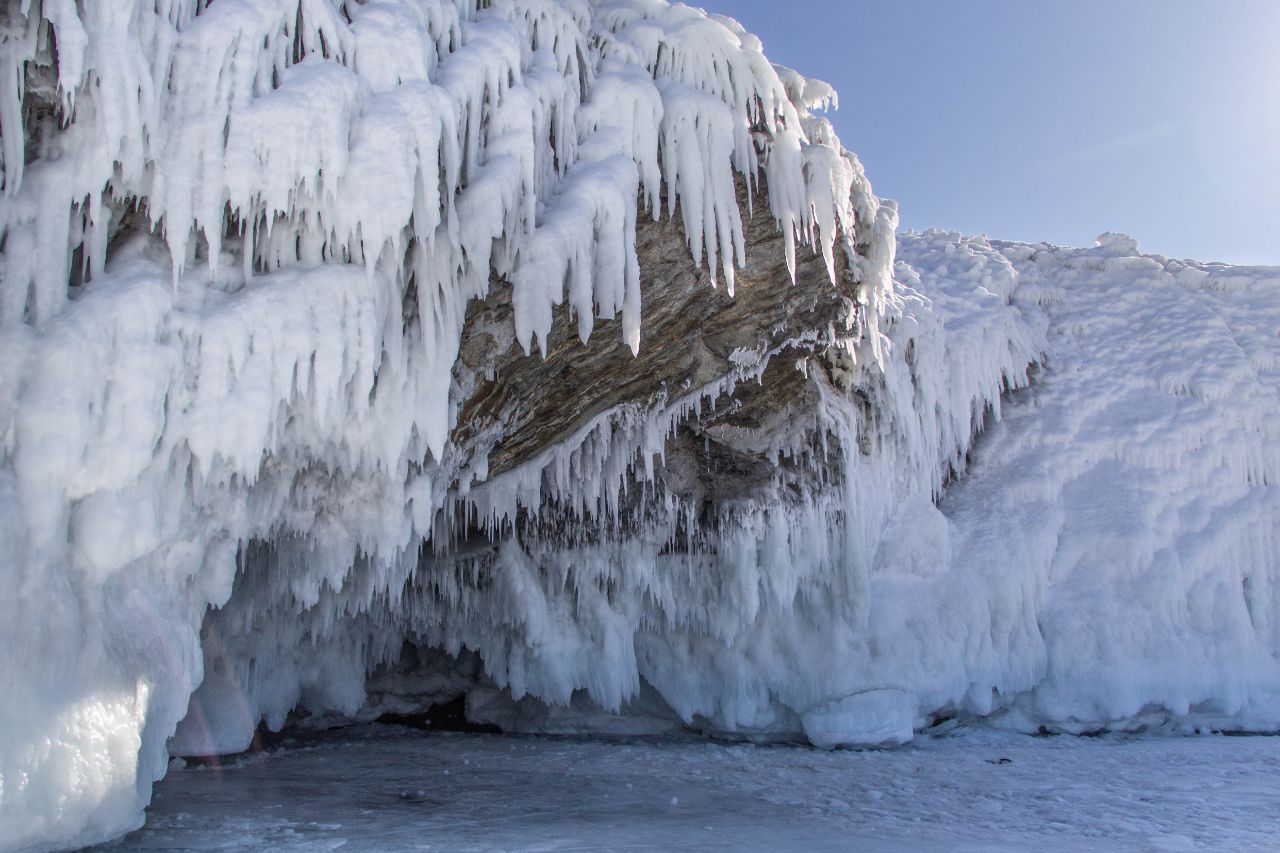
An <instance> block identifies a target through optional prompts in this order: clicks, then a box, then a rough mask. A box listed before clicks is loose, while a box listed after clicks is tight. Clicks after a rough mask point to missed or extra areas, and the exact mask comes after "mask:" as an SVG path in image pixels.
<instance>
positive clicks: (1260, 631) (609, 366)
mask: <svg viewBox="0 0 1280 853" xmlns="http://www.w3.org/2000/svg"><path fill="white" fill-rule="evenodd" d="M0 75H3V82H2V83H0V137H2V138H3V145H2V146H0V150H2V153H3V161H2V166H3V170H2V174H3V197H2V198H0V542H2V543H3V545H4V549H3V550H4V552H5V554H6V558H5V562H4V563H3V564H2V565H0V572H3V573H4V574H3V579H4V581H5V585H6V586H7V588H8V590H9V592H8V594H6V595H5V596H3V597H0V648H3V649H4V652H3V655H0V695H4V696H5V697H6V699H5V702H4V703H3V705H0V847H22V846H27V845H39V846H74V845H77V844H82V843H86V842H91V841H96V840H101V839H104V838H109V837H112V836H114V835H118V834H119V833H121V832H124V831H126V830H128V829H129V828H131V827H133V826H136V825H137V824H138V823H139V822H140V821H141V817H142V808H143V807H144V806H145V804H146V802H147V800H148V797H149V792H150V786H151V784H152V782H153V781H154V780H155V779H157V778H159V777H160V776H161V775H162V774H163V772H164V769H165V767H166V766H167V762H168V757H169V753H170V750H171V749H172V751H174V752H176V753H208V752H225V751H235V750H239V749H243V748H245V747H246V746H247V745H248V744H249V741H250V738H251V737H252V735H253V731H254V728H255V726H257V725H258V724H259V722H265V724H266V725H268V726H270V727H273V728H277V727H279V726H280V725H282V724H283V723H284V721H285V718H286V716H287V715H288V714H289V713H290V712H291V711H295V710H301V711H305V712H311V713H313V714H342V715H346V716H354V717H361V716H376V715H377V714H378V713H381V712H383V711H387V710H393V711H412V710H415V709H421V708H422V707H425V706H426V705H429V704H431V703H433V702H440V701H446V700H451V699H454V698H456V697H458V696H465V697H466V701H467V706H468V712H469V713H470V714H471V715H472V716H473V717H474V718H476V719H489V720H497V721H499V722H500V723H502V724H503V725H505V726H508V727H511V728H528V729H534V728H539V727H541V728H555V727H557V726H561V727H563V726H575V725H576V726H580V727H581V726H587V727H592V726H607V725H610V723H606V722H603V720H604V719H605V718H606V717H605V715H609V714H613V712H619V711H626V712H628V714H629V715H630V718H633V719H636V720H643V721H647V722H637V723H635V724H634V725H647V726H651V727H652V726H659V727H660V726H661V725H666V724H677V725H688V726H696V727H699V728H702V729H704V730H708V731H714V732H720V733H726V734H737V735H744V736H799V735H803V736H804V737H807V738H808V739H809V740H811V741H812V742H814V743H817V744H820V745H837V744H844V743H866V742H883V741H895V740H897V741H900V740H904V739H908V738H910V737H911V736H912V732H913V730H914V729H915V728H918V727H919V726H921V725H924V724H926V723H927V722H928V721H929V720H930V719H933V718H935V717H936V716H938V715H945V714H959V713H969V714H975V715H986V716H991V717H993V718H997V719H1001V720H1003V721H1005V722H1006V723H1008V724H1010V725H1014V726H1017V727H1030V728H1035V727H1037V726H1041V725H1046V726H1050V727H1059V728H1065V729H1068V730H1087V729H1093V728H1100V727H1106V726H1117V725H1119V726H1123V725H1133V724H1140V723H1144V722H1150V721H1151V720H1153V719H1162V720H1163V719H1176V720H1197V719H1201V720H1205V721H1207V722H1209V723H1212V724H1215V725H1222V726H1229V727H1232V726H1233V727H1243V728H1266V727H1274V726H1276V725H1277V723H1280V670H1278V667H1277V663H1276V656H1277V653H1280V636H1278V634H1277V630H1278V629H1277V628H1276V622H1275V620H1276V619H1277V618H1278V617H1280V599H1278V598H1277V596H1278V595H1280V587H1277V586H1276V585H1275V582H1276V579H1275V578H1274V574H1275V570H1274V569H1273V559H1272V557H1271V554H1272V551H1273V548H1274V545H1273V543H1274V542H1275V532H1274V525H1275V519H1277V518H1280V514H1278V513H1277V512H1276V511H1275V509H1276V508H1275V507H1273V505H1272V501H1273V500H1274V499H1275V498H1274V487H1273V486H1271V485H1270V484H1271V483H1273V482H1275V480H1276V477H1277V473H1276V466H1277V464H1280V459H1278V458H1277V456H1276V454H1277V450H1276V447H1277V443H1276V438H1277V436H1275V435H1273V432H1274V430H1275V429H1276V427H1275V426H1274V424H1276V423H1280V419H1277V418H1276V417H1275V414H1276V413H1274V412H1273V411H1272V409H1273V408H1275V407H1276V406H1277V405H1278V404H1280V400H1278V398H1277V393H1276V392H1277V381H1278V380H1280V373H1278V372H1277V365H1280V358H1277V352H1278V351H1277V344H1276V341H1275V334H1274V331H1273V330H1274V329H1275V328H1277V322H1276V321H1277V320H1280V318H1274V319H1270V320H1269V319H1267V318H1268V317H1270V316H1271V314H1273V313H1275V312H1276V311H1278V310H1280V300H1277V299H1276V298H1275V297H1276V295H1277V287H1280V273H1277V272H1276V271H1274V270H1258V269H1234V268H1223V267H1215V266H1211V265H1198V264H1192V263H1183V262H1175V261H1169V260H1167V259H1164V258H1159V257H1155V256H1145V255H1141V254H1140V253H1139V252H1138V248H1137V245H1136V243H1134V242H1133V241H1131V240H1128V238H1124V237H1123V235H1105V239H1104V240H1102V241H1100V246H1099V247H1098V248H1095V249H1088V250H1066V249H1057V248H1054V247H1048V246H1023V245H1014V244H1000V243H992V242H988V241H985V240H980V239H978V240H975V239H966V238H961V237H959V236H957V235H945V234H930V235H918V236H904V237H903V238H901V240H900V241H899V242H898V243H895V235H894V229H895V227H896V214H895V209H894V207H893V206H892V205H891V204H887V203H881V202H880V201H879V200H878V199H876V197H875V196H874V195H873V194H872V193H871V190H870V187H869V185H868V184H867V182H866V179H865V177H864V176H863V173H862V169H861V167H860V165H859V164H858V162H857V160H856V158H854V157H853V155H852V154H850V153H849V152H847V151H845V150H844V149H843V148H841V146H840V144H839V140H838V139H836V137H835V135H834V133H833V132H832V129H831V127H830V125H829V124H828V123H827V122H826V121H825V120H824V119H823V118H822V117H821V116H819V115H817V114H816V112H815V111H816V110H819V109H821V108H824V107H825V106H827V105H828V104H830V103H833V102H834V92H832V91H831V89H830V87H829V86H826V84H823V83H821V82H819V81H811V80H806V79H804V78H803V77H802V76H800V75H799V74H797V73H795V72H793V71H790V70H788V69H782V68H777V67H774V66H771V65H770V64H769V63H768V62H767V60H766V59H765V57H764V55H763V53H762V51H761V46H760V43H759V41H758V40H757V39H756V38H755V37H753V36H751V35H750V34H748V33H746V32H744V31H743V30H742V28H741V27H740V26H739V25H738V24H737V23H736V22H734V21H732V20H730V19H727V18H723V17H717V16H708V15H706V14H705V13H703V12H701V11H699V10H696V9H692V8H689V7H684V6H671V5H668V4H667V3H666V2H665V0H616V2H588V1H587V0H492V2H478V0H417V2H414V1H413V0H370V2H355V0H266V2H258V0H255V2H249V0H217V2H216V3H214V2H205V0H150V2H142V0H122V2H113V3H107V2H97V3H95V2H86V3H81V4H75V3H72V2H71V0H22V2H19V3H17V4H9V5H8V6H7V7H6V8H5V10H4V11H3V12H0ZM766 233H767V234H768V235H772V236H768V237H766V236H763V235H765V234H766ZM752 235H754V236H752ZM895 250H896V252H897V261H896V264H895ZM766 253H768V254H770V255H772V254H776V255H777V256H778V265H779V266H778V268H777V270H776V271H775V270H774V269H773V268H772V267H770V266H769V264H770V262H771V261H770V258H764V257H762V256H763V255H764V254H766ZM686 285H687V286H686ZM713 288H718V289H713ZM642 297H643V298H642ZM1273 304H1275V305H1276V306H1277V307H1275V308H1273V307H1272V306H1273ZM735 312H736V313H735ZM606 337H607V338H608V340H603V338H606ZM619 339H620V340H619ZM619 350H621V352H620V353H619ZM633 359H634V360H633ZM1042 365H1047V368H1046V369H1045V370H1043V371H1040V372H1039V376H1040V377H1041V381H1038V382H1036V383H1035V384H1034V385H1033V386H1032V387H1031V389H1030V390H1024V391H1021V392H1018V393H1017V394H1014V396H1013V397H1012V398H1010V396H1009V395H1010V393H1011V392H1013V391H1014V390H1015V389H1020V388H1026V386H1027V385H1028V384H1029V382H1030V381H1031V378H1032V376H1033V374H1036V373H1037V371H1039V370H1040V367H1041V366H1042ZM984 430H985V431H984ZM966 471H969V472H970V473H969V474H967V475H965V476H960V475H963V474H965V472H966ZM197 688H198V689H197ZM184 718H185V719H184ZM608 718H609V719H613V720H618V719H623V717H618V716H611V717H608ZM180 721H181V725H179V723H180ZM175 732H176V733H175Z"/></svg>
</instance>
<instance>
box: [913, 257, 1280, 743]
mask: <svg viewBox="0 0 1280 853" xmlns="http://www.w3.org/2000/svg"><path fill="white" fill-rule="evenodd" d="M953 242H954V238H950V237H933V238H930V237H925V238H908V239H904V240H903V241H902V242H901V243H900V245H901V246H902V247H903V249H904V251H903V252H902V255H903V256H905V258H906V259H907V260H908V261H910V262H913V263H917V264H920V265H922V266H925V265H933V264H935V263H936V262H937V261H938V260H943V262H944V263H945V260H944V259H942V258H940V254H941V253H945V252H946V251H949V250H948V249H947V248H946V247H947V246H949V245H951V244H952V243H953ZM995 246H996V248H998V249H999V251H1001V252H1002V253H1003V254H1004V255H1005V256H1006V257H1008V258H1009V259H1010V260H1011V261H1012V262H1013V264H1014V267H1015V268H1016V269H1017V270H1018V272H1019V275H1020V279H1021V282H1022V283H1021V285H1020V287H1019V292H1020V293H1024V294H1026V295H1027V296H1028V297H1029V296H1031V295H1032V294H1034V296H1035V298H1036V299H1038V300H1039V301H1040V302H1042V303H1043V304H1044V305H1045V307H1046V311H1047V312H1048V314H1049V316H1050V318H1051V320H1052V327H1053V333H1052V336H1051V339H1050V352H1051V354H1052V355H1051V358H1050V359H1049V364H1048V369H1047V370H1046V371H1044V372H1043V374H1041V376H1040V378H1039V381H1037V382H1036V383H1035V384H1034V385H1033V386H1032V388H1031V390H1029V391H1027V392H1025V394H1023V395H1019V400H1018V402H1017V403H1016V404H1013V405H1007V406H1006V408H1005V419H1004V420H1003V422H1001V423H1000V424H997V425H995V426H994V427H993V428H992V429H991V430H990V431H989V432H988V433H987V435H985V436H984V437H983V439H982V441H981V442H980V443H979V445H978V447H977V449H976V450H975V452H974V454H973V467H972V475H971V476H970V477H968V478H966V480H965V481H964V482H962V483H959V484H957V486H956V487H955V488H953V489H951V490H950V491H949V492H948V494H947V496H946V498H945V500H944V501H943V503H942V507H943V510H944V511H945V512H946V514H947V516H948V518H949V519H950V521H951V530H952V542H953V553H954V564H953V565H954V567H955V568H954V571H966V572H971V573H973V575H974V576H975V577H977V578H981V579H983V581H984V582H985V583H989V584H990V585H991V587H992V589H1002V590H1005V591H1006V592H1005V594H1006V595H1010V596H1012V597H1017V598H1020V599H1021V602H1020V606H1021V607H1022V608H1023V610H1024V612H1026V613H1028V614H1034V618H1035V620H1036V622H1035V624H1034V626H1033V627H1034V628H1035V629H1037V630H1034V631H1031V632H1030V636H1031V638H1032V639H1033V640H1034V642H1032V643H1030V644H1029V645H1030V646H1031V647H1033V648H1034V646H1037V645H1039V644H1040V643H1043V652H1040V653H1037V654H1036V655H1035V656H1034V657H1033V660H1034V661H1035V664H1034V672H1035V681H1036V686H1035V689H1034V690H1033V691H1031V692H1029V693H1027V694H1024V695H1021V696H1018V697H1016V698H1015V699H1013V700H1012V701H1011V702H1010V706H1011V707H1010V710H1009V712H1008V715H1007V717H1008V719H1009V720H1010V721H1011V722H1013V723H1015V724H1017V725H1028V726H1034V725H1040V724H1047V725H1049V726H1051V727H1055V728H1057V727H1061V728H1063V729H1066V730H1068V731H1074V730H1093V729H1098V728H1101V727H1103V726H1116V725H1120V726H1124V725H1130V724H1136V723H1143V722H1150V721H1152V720H1157V721H1160V720H1165V719H1168V718H1173V719H1178V718H1184V719H1186V720H1188V721H1189V722H1194V723H1197V724H1207V725H1212V726H1223V727H1228V728H1244V729H1270V730H1274V729H1276V728H1277V725H1278V724H1280V664H1278V657H1280V633H1277V624H1276V619H1277V617H1278V616H1280V597H1278V596H1280V586H1277V583H1278V582H1280V569H1278V567H1277V561H1276V557H1277V551H1276V548H1277V543H1278V540H1277V533H1278V529H1277V524H1278V523H1280V503H1278V501H1280V489H1278V488H1277V483H1280V467H1278V466H1280V369H1278V368H1280V269H1275V268H1260V269H1249V268H1242V267H1228V266H1223V265H1220V264H1197V263H1193V262H1184V261H1176V260H1168V259H1166V258H1163V257H1160V256H1150V255H1141V254H1140V253H1139V252H1138V250H1137V244H1136V243H1135V242H1134V241H1132V240H1131V239H1129V238H1127V237H1124V236H1123V235H1113V234H1107V235H1103V237H1102V238H1100V239H1099V247H1098V248H1096V249H1088V250H1076V249H1062V248H1057V247H1052V246H1045V245H1034V246H1028V245H1020V244H1006V243H997V244H995ZM939 250H941V252H940V251H939ZM1015 590H1016V591H1015ZM1029 627H1030V626H1029ZM1005 692H1006V693H1007V691H1005ZM1006 701H1007V700H1006ZM984 706H985V703H984V702H979V703H977V705H976V707H975V710H978V711H984V710H985V707H984Z"/></svg>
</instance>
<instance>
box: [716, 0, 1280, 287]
mask: <svg viewBox="0 0 1280 853" xmlns="http://www.w3.org/2000/svg"><path fill="white" fill-rule="evenodd" d="M691 2H693V3H695V4H697V5H702V6H703V7H704V8H706V9H707V10H708V11H713V12H720V13H723V14H727V15H730V16H731V17H734V18H737V19H738V20H739V21H741V22H742V23H743V25H745V26H746V28H747V29H748V30H750V31H752V32H754V33H756V34H757V35H759V36H760V37H761V39H763V41H764V45H765V52H766V54H767V55H768V56H769V58H770V59H771V60H772V61H773V62H775V63H779V64H782V65H789V66H791V67H793V68H795V69H796V70H798V71H800V72H801V73H803V74H805V75H806V76H810V77H820V78H822V79H824V80H827V81H828V82H830V83H832V84H834V85H835V86H836V88H837V89H838V90H839V92H840V99H841V109H840V110H839V111H838V112H836V113H835V114H834V115H832V116H831V118H832V120H833V122H834V124H835V125H836V130H837V132H838V133H839V134H840V137H841V140H842V141H843V142H844V144H845V146H846V147H847V148H849V149H851V150H853V151H855V152H857V154H858V156H859V157H860V158H861V159H862V162H863V164H864V165H865V166H866V168H867V174H868V175H869V177H870V178H871V182H872V185H873V186H874V188H875V190H876V193H877V194H878V195H880V196H883V197H888V198H896V199H898V201H899V202H900V204H901V213H902V223H903V226H904V227H907V228H928V227H935V226H936V227H943V228H950V229H955V230H960V231H964V232H967V233H975V234H987V235H989V236H991V237H1001V238H1008V239H1021V240H1047V241H1050V242H1054V243H1062V244H1068V245H1086V246H1087V245H1092V244H1093V238H1094V237H1096V236H1097V235H1098V234H1099V233H1101V232H1103V231H1108V230H1114V231H1124V232H1126V233H1129V234H1131V235H1133V236H1134V237H1136V238H1138V240H1139V241H1140V242H1141V244H1142V246H1143V248H1144V249H1145V250H1147V251H1153V252H1160V253H1162V254H1166V255H1169V256H1171V257H1193V258H1198V259H1201V260H1221V261H1228V262H1232V263H1267V264H1280V0H781V1H780V0H709V2H708V0H691Z"/></svg>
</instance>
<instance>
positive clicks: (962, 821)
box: [117, 729, 1280, 851]
mask: <svg viewBox="0 0 1280 853" xmlns="http://www.w3.org/2000/svg"><path fill="white" fill-rule="evenodd" d="M1277 761H1280V739H1277V738H1270V737H1268V738H1230V737H1221V736H1207V737H1188V738H1179V737H1141V738H1131V737H1127V736H1107V737H1102V738H1069V737H1050V738H1037V737H1027V736H1024V735H1012V734H1002V733H996V732H992V731H983V730H981V729H978V730H967V731H966V730H963V729H962V730H958V731H954V732H952V733H951V734H949V735H947V736H943V737H936V736H925V737H921V738H919V739H917V741H916V742H914V743H913V744H911V745H910V746H908V747H903V748H898V749H892V750H863V751H837V752H817V751H815V750H812V749H806V748H803V747H793V746H782V747H772V748H760V747H753V746H748V745H732V744H715V743H707V742H702V741H665V742H664V741H645V740H640V741H630V742H623V743H600V742H590V741H582V740H578V739H572V738H555V739H551V738H530V737H515V738H513V737H497V736H489V737H486V736H447V735H446V736H440V735H431V736H423V735H422V734H421V733H418V732H413V733H410V734H403V733H398V732H397V731H396V730H395V729H382V730H381V731H378V730H377V729H375V730H373V731H360V730H347V731H344V732H340V733H335V734H334V735H333V736H331V738H330V739H328V740H325V741H321V742H310V743H305V744H304V743H299V744H296V745H293V746H287V747H284V748H283V749H281V750H279V751H274V752H270V753H267V754H263V755H258V756H254V757H250V758H245V759H239V760H236V761H233V762H232V763H230V764H229V765H224V766H222V767H218V768H214V767H186V768H182V769H178V770H175V771H174V772H172V773H170V775H169V776H167V777H166V778H165V780H164V781H163V782H161V783H160V784H159V785H158V786H157V788H156V796H155V800H154V802H153V804H152V807H151V811H150V814H149V820H148V823H147V826H146V827H145V828H144V829H142V830H140V831H139V832H137V833H135V834H133V835H130V836H128V837H127V838H126V839H125V841H124V843H123V844H122V845H121V847H122V848H123V849H126V850H156V849H175V848H180V849H184V850H201V849H205V850H207V849H227V848H232V847H234V848H236V849H248V850H317V849H319V850H325V849H334V848H338V849H342V850H392V849H395V850H401V849H425V847H426V845H430V849H432V850H442V849H443V850H458V851H482V850H584V849H585V850H619V849H622V850H625V849H634V848H641V849H662V850H670V849H678V850H783V849H785V850H792V849H803V850H831V851H837V850H851V849H853V850H904V851H917V850H925V851H944V850H945V851H956V850H961V851H978V850H984V851H996V850H1018V851H1028V850H1053V851H1057V850H1062V851H1068V850H1071V851H1079V850H1097V849H1103V850H1134V851H1177V850H1269V849H1274V846H1275V837H1276V834H1277V833H1280V817H1278V816H1277V814H1276V809H1275V800H1276V796H1277V794H1278V793H1280V782H1277V779H1276V774H1275V766H1276V762H1277ZM339 845H341V847H339ZM117 849H119V848H117Z"/></svg>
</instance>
